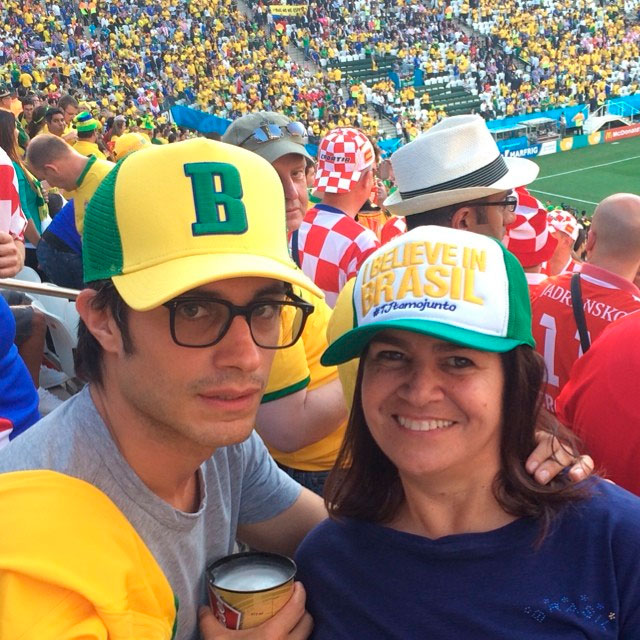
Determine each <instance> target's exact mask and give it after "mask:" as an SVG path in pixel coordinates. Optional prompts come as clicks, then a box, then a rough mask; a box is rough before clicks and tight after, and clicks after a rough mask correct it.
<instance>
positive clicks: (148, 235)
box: [83, 138, 322, 311]
mask: <svg viewBox="0 0 640 640" xmlns="http://www.w3.org/2000/svg"><path fill="white" fill-rule="evenodd" d="M83 265H84V280H85V282H92V281H94V280H102V279H107V278H111V279H112V280H113V283H114V285H115V287H116V289H117V290H118V292H119V293H120V295H121V296H122V298H123V299H124V301H125V302H126V303H127V304H128V305H129V306H130V307H132V308H133V309H136V310H138V311H147V310H149V309H152V308H154V307H157V306H159V305H161V304H162V303H164V302H166V301H167V300H170V299H171V298H174V297H175V296H177V295H180V294H181V293H184V292H185V291H189V290H190V289H193V288H195V287H199V286H201V285H203V284H206V283H208V282H215V281H217V280H226V279H228V278H239V277H249V276H251V277H264V278H273V279H275V280H282V281H284V282H289V283H291V284H294V285H298V286H300V287H302V288H303V289H306V290H307V291H310V292H312V293H314V294H316V295H319V296H322V293H321V292H320V290H319V289H318V288H317V287H316V286H315V285H314V284H313V283H312V282H311V280H309V279H308V278H307V277H306V276H305V275H304V274H303V273H302V271H300V270H299V269H298V268H297V267H296V265H295V263H294V262H293V260H292V259H291V257H290V255H289V249H288V246H287V235H286V219H285V202H284V193H283V190H282V185H281V182H280V179H279V177H278V174H277V173H276V171H275V169H273V168H272V167H271V165H270V164H269V163H268V162H267V161H266V160H263V159H262V158H261V157H260V156H258V155H256V154H255V153H251V152H250V151H247V150H245V149H241V148H239V147H234V146H232V145H228V144H225V143H222V142H214V141H212V140H207V139H204V138H196V139H193V140H186V141H184V142H178V143H175V144H169V145H161V146H155V145H154V146H151V147H147V148H145V149H142V150H140V151H138V152H136V153H133V154H130V155H128V156H127V157H126V158H124V159H123V160H121V161H120V162H119V163H118V164H117V165H116V166H115V167H114V169H113V170H112V171H111V173H109V174H108V175H107V177H106V178H105V179H104V180H103V181H102V183H101V184H100V186H99V187H98V189H97V190H96V192H95V194H94V196H93V198H92V199H91V201H90V202H89V205H88V206H87V211H86V216H85V223H84V233H83Z"/></svg>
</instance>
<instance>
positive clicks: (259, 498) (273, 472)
mask: <svg viewBox="0 0 640 640" xmlns="http://www.w3.org/2000/svg"><path fill="white" fill-rule="evenodd" d="M25 469H51V470H53V471H59V472H61V473H65V474H67V475H70V476H74V477H77V478H80V479H82V480H85V481H87V482H90V483H91V484H93V485H94V486H96V487H98V488H99V489H101V490H102V491H103V492H104V493H105V494H107V495H108V496H109V497H110V498H111V500H112V501H113V502H114V503H115V504H116V505H117V506H118V508H119V509H120V510H121V511H122V513H123V514H124V515H125V516H126V517H127V518H128V520H129V521H130V522H131V524H132V525H133V527H134V528H135V529H136V530H137V532H138V534H139V535H140V537H141V538H142V539H143V540H144V541H145V543H146V545H147V547H148V548H149V550H150V551H151V553H152V554H153V555H154V557H155V558H156V560H157V562H158V564H159V565H160V567H161V568H162V570H163V571H164V574H165V576H166V577H167V579H168V580H169V583H170V584H171V587H172V589H173V592H174V594H175V595H176V596H177V597H178V601H179V608H178V632H177V636H176V637H177V639H178V640H191V639H192V638H197V637H198V629H197V609H198V606H199V605H200V604H201V603H204V602H206V588H205V582H204V570H205V567H206V566H207V564H209V563H210V562H212V561H214V560H216V559H217V558H220V557H222V556H225V555H227V554H229V553H232V552H233V545H234V541H235V536H236V527H237V525H238V524H252V523H256V522H261V521H263V520H268V519H269V518H273V517H274V516H276V515H278V514H279V513H281V512H282V511H284V510H285V509H287V508H288V507H290V506H291V505H292V504H293V503H294V502H295V501H296V499H297V497H298V495H299V494H300V485H298V484H297V483H296V482H294V481H293V480H292V479H291V478H289V476H287V475H286V474H285V473H284V472H282V471H281V470H280V469H278V467H277V465H276V464H275V462H274V461H273V459H272V458H271V456H270V455H269V453H268V452H267V449H266V447H265V446H264V444H263V442H262V440H261V439H260V437H259V436H258V435H257V434H256V433H255V432H253V433H252V435H251V436H250V437H249V438H248V439H247V440H245V441H244V442H243V443H241V444H237V445H232V446H228V447H222V448H220V449H218V450H216V452H215V453H214V455H213V456H212V457H211V458H210V459H209V460H207V461H206V462H205V463H203V464H202V465H201V467H200V470H199V480H200V496H201V503H200V508H199V510H198V511H197V513H185V512H183V511H178V510H177V509H174V508H173V507H172V506H171V505H169V504H168V503H166V502H164V501H163V500H162V499H160V498H159V497H158V496H156V495H155V494H154V493H152V492H151V491H150V490H149V489H148V488H147V487H146V486H145V485H144V484H143V483H142V481H141V480H140V478H139V477H138V476H137V475H136V474H135V472H134V471H133V469H132V468H131V467H130V466H129V465H128V463H127V462H126V461H125V459H124V458H123V457H122V455H121V454H120V451H119V450H118V448H117V447H116V445H115V443H114V442H113V440H112V439H111V436H110V434H109V431H108V429H107V427H106V425H105V424H104V422H103V421H102V418H101V417H100V415H99V414H98V412H97V410H96V408H95V405H94V404H93V401H92V399H91V395H90V393H89V390H88V388H85V389H84V390H83V391H81V392H80V393H79V394H78V395H76V396H74V397H73V398H71V399H70V400H68V401H67V402H65V403H64V404H63V405H62V406H61V407H60V408H59V409H57V410H56V411H54V412H53V413H51V414H49V415H48V416H47V417H46V418H43V419H42V420H41V421H40V422H38V423H37V424H36V425H34V426H33V427H31V429H29V430H28V431H27V432H26V433H24V434H23V435H22V436H20V437H19V438H16V439H15V440H14V441H13V442H12V443H11V444H10V445H9V446H7V447H5V448H4V449H3V450H2V451H0V472H7V471H19V470H25ZM87 517H91V514H87ZM43 544H46V541H45V540H43Z"/></svg>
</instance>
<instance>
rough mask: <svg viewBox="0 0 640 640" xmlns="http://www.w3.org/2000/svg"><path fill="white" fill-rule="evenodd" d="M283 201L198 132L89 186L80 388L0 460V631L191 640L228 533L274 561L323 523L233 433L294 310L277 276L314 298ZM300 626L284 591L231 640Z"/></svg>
mask: <svg viewBox="0 0 640 640" xmlns="http://www.w3.org/2000/svg"><path fill="white" fill-rule="evenodd" d="M283 210H284V199H283V194H282V190H281V187H280V182H279V180H278V176H277V175H276V173H275V171H274V170H273V169H272V168H271V167H270V166H269V164H268V163H267V162H265V161H264V160H262V159H261V158H259V157H258V156H257V155H255V154H253V153H249V152H247V151H245V150H242V149H237V148H234V147H232V146H230V145H225V144H222V143H218V142H212V141H208V140H204V139H195V140H190V141H187V142H183V143H178V144H175V145H166V146H160V147H151V148H148V149H144V150H142V151H140V152H138V153H135V154H132V155H131V156H130V157H128V158H127V159H126V160H125V161H124V162H123V163H121V164H119V165H118V166H117V167H116V168H115V169H114V170H113V171H112V172H111V173H110V174H109V175H108V176H107V177H106V178H105V179H104V180H103V182H102V183H101V185H100V187H99V188H98V190H97V191H96V193H95V196H94V197H93V199H92V200H91V202H90V204H89V206H88V209H87V214H86V219H85V229H84V237H83V255H84V276H85V277H84V279H85V281H86V282H87V283H88V288H86V289H84V290H83V291H81V293H80V294H79V297H78V300H77V306H78V311H79V313H80V317H81V323H80V327H79V339H78V348H77V355H78V368H79V371H81V372H82V374H83V375H84V376H85V377H86V378H87V379H88V380H89V384H88V386H87V387H86V388H85V389H84V390H83V391H82V392H80V393H79V394H78V395H76V396H74V397H73V398H71V399H70V400H68V401H67V402H65V403H64V405H63V406H62V407H60V408H59V409H58V410H57V411H54V412H53V413H51V414H50V415H49V416H48V417H47V418H46V419H44V420H42V421H41V422H40V423H39V425H38V426H37V428H36V429H35V430H34V435H33V437H29V438H25V436H27V435H28V433H27V434H25V436H23V438H25V439H24V441H23V442H22V443H19V444H18V441H16V444H15V445H14V444H13V443H12V444H11V445H10V446H9V447H7V450H6V453H5V452H3V455H2V456H0V471H2V472H4V473H1V474H0V512H1V513H3V516H2V517H0V526H2V528H3V530H5V531H8V530H11V543H7V544H4V543H3V545H0V546H1V547H2V549H0V609H2V610H3V611H11V612H12V614H13V615H12V616H9V617H7V616H3V617H2V620H1V621H0V635H1V636H2V637H18V636H24V637H35V636H37V637H38V638H41V639H42V638H59V637H76V635H79V634H80V633H81V631H82V632H83V637H84V636H85V635H86V636H89V635H91V637H93V634H95V636H96V637H103V636H105V637H106V636H108V637H109V638H113V639H120V638H143V637H144V638H152V637H154V638H156V637H157V638H165V637H166V638H169V637H172V638H177V639H178V640H192V639H195V638H196V637H198V623H197V611H198V606H199V605H202V604H203V603H204V602H205V601H206V591H205V583H204V570H205V567H206V566H207V565H208V564H209V563H211V562H212V561H215V560H216V559H218V558H220V557H222V556H224V555H227V554H229V553H231V552H232V551H233V548H234V541H235V539H236V537H237V538H238V539H240V540H242V541H243V542H246V543H247V544H249V545H250V546H251V547H253V548H256V549H261V550H266V551H274V552H280V553H285V554H292V553H293V551H294V550H295V548H296V547H297V545H298V543H299V542H300V540H301V538H302V537H303V536H304V534H305V533H306V532H307V531H308V530H309V529H310V528H311V527H312V526H313V525H314V524H315V523H317V522H318V521H320V520H321V519H323V518H324V516H325V511H324V508H323V506H322V503H321V500H320V499H319V498H318V497H317V496H315V495H314V494H312V493H311V492H309V491H308V490H306V489H302V488H301V487H300V486H299V485H298V484H297V483H296V482H295V481H293V480H292V479H291V478H290V477H289V476H287V475H286V474H285V473H283V472H282V471H281V470H280V469H278V467H277V466H276V464H275V463H274V462H273V460H272V459H271V458H270V457H269V455H268V453H267V450H266V448H265V447H264V445H263V443H262V441H261V440H260V438H259V436H257V435H256V434H255V432H253V426H254V422H255V415H256V411H257V408H258V406H259V403H260V400H261V397H262V394H263V391H264V389H265V385H266V383H267V378H268V376H269V369H270V367H271V362H272V359H273V356H274V354H275V353H276V352H277V351H278V350H279V349H283V348H286V347H289V346H290V345H293V344H295V342H296V341H297V339H298V337H299V336H300V334H301V332H302V330H303V328H304V325H305V321H306V319H307V317H308V316H309V314H310V313H311V312H312V310H313V308H312V305H309V304H308V303H306V302H304V301H303V300H301V299H300V298H299V297H298V296H296V295H295V294H294V293H293V287H299V288H303V289H306V290H308V291H310V292H312V293H314V294H316V295H317V294H319V291H318V290H317V289H316V287H315V286H314V285H313V284H312V283H311V282H310V281H309V280H308V279H307V278H306V277H305V276H304V275H303V274H302V273H301V272H300V271H299V270H297V269H296V268H295V265H294V264H293V262H292V261H291V259H290V257H289V254H288V250H287V245H286V236H285V233H284V229H283V224H282V214H283ZM11 472H12V473H11ZM79 514H80V515H79ZM201 622H202V632H203V634H204V637H205V638H207V640H208V639H210V638H214V637H219V635H220V633H225V634H226V632H224V631H223V630H222V628H221V627H220V625H219V624H218V623H217V622H216V620H215V619H214V618H213V616H212V614H211V613H210V612H208V613H206V614H204V615H203V616H201ZM311 624H312V623H311V620H310V618H309V616H308V615H307V614H306V613H305V611H304V590H303V589H302V587H301V585H296V586H295V589H294V593H293V596H292V598H291V600H290V601H289V602H288V603H287V605H285V607H284V608H283V609H282V610H281V611H280V612H279V613H278V614H277V615H276V616H275V617H274V618H272V619H271V620H270V621H268V622H267V623H265V624H264V626H259V627H257V628H256V629H254V630H253V631H248V632H242V637H243V638H251V637H255V638H265V637H279V638H290V639H292V640H299V639H302V638H306V637H307V635H308V634H309V632H310V629H311ZM88 630H90V631H91V633H89V631H88ZM74 633H75V634H76V635H74ZM224 637H234V634H233V633H232V632H229V636H227V635H224Z"/></svg>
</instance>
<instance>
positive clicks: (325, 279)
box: [290, 204, 380, 308]
mask: <svg viewBox="0 0 640 640" xmlns="http://www.w3.org/2000/svg"><path fill="white" fill-rule="evenodd" d="M292 238H296V235H295V234H294V235H293V236H292ZM290 241H291V240H290ZM297 241H298V255H299V259H300V267H301V269H302V270H303V271H304V272H305V273H306V274H307V276H308V277H309V278H311V279H312V280H313V281H314V282H315V283H316V285H317V286H318V287H319V288H320V289H322V290H323V291H324V294H325V297H326V301H327V304H328V305H329V306H330V307H332V308H333V307H334V306H335V304H336V300H337V299H338V294H339V293H340V291H341V289H342V287H344V285H345V284H346V282H347V280H349V279H350V278H353V277H354V276H355V275H356V273H357V271H358V269H359V268H360V265H361V264H362V263H363V262H364V260H365V259H366V258H367V257H368V256H369V254H370V253H373V252H374V251H375V250H376V249H377V248H378V247H379V246H380V242H379V241H378V238H377V237H376V235H375V234H374V233H373V231H371V230H370V229H365V228H364V227H363V226H362V225H360V224H358V223H357V222H356V221H355V220H354V219H353V218H350V217H349V216H348V215H347V214H346V213H344V212H343V211H340V209H335V208H334V207H328V206H327V205H323V204H319V205H316V206H315V207H314V208H313V209H309V211H307V214H306V215H305V217H304V219H303V221H302V224H301V225H300V229H299V230H298V234H297Z"/></svg>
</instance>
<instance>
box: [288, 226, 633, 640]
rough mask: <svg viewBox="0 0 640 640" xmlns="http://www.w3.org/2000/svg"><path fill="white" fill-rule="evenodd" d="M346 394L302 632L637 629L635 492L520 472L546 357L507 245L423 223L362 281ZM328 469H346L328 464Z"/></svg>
mask: <svg viewBox="0 0 640 640" xmlns="http://www.w3.org/2000/svg"><path fill="white" fill-rule="evenodd" d="M352 305H353V314H354V318H355V328H353V329H352V330H351V331H348V332H347V333H345V334H344V335H342V336H341V337H340V338H338V339H337V340H335V342H333V343H332V344H331V346H330V347H329V348H328V350H327V351H326V352H325V354H324V356H323V363H326V364H338V363H342V362H346V361H348V360H351V359H353V358H355V357H358V356H360V357H361V360H360V368H359V373H358V380H357V383H356V390H355V399H354V407H353V410H352V413H351V417H350V421H349V426H348V428H347V433H346V436H345V442H344V445H343V448H342V450H341V452H340V455H339V458H338V462H337V465H336V470H334V472H333V473H332V476H331V477H330V478H329V480H328V483H327V488H326V494H325V495H326V503H327V507H328V509H329V512H330V515H331V518H330V519H329V520H327V521H325V522H324V523H323V524H321V525H320V526H319V527H318V528H317V529H316V530H315V531H313V532H312V533H311V534H310V535H309V536H308V537H307V538H306V540H305V541H304V542H303V543H302V545H301V547H300V549H299V551H298V554H297V562H298V566H299V572H298V577H299V579H300V580H301V581H302V582H303V583H304V585H305V588H306V589H307V593H308V600H307V607H308V610H309V612H310V613H311V615H312V616H313V618H314V622H315V627H314V633H313V635H312V637H313V638H317V639H324V638H331V639H332V640H337V639H341V638H345V639H346V638H367V639H370V638H384V639H393V638H398V639H400V638H401V639H403V640H406V639H411V638H420V639H424V638H430V639H431V638H434V639H440V638H443V639H444V638H456V639H457V638H464V639H474V640H476V639H489V638H490V639H492V640H494V639H496V638H505V639H506V638H509V639H512V638H518V639H519V640H521V639H526V638H560V637H562V638H594V639H595V638H604V637H607V638H629V639H631V638H638V637H640V635H639V630H640V571H638V560H637V558H638V556H639V554H640V533H639V532H640V502H639V501H638V499H637V498H636V497H634V496H632V495H631V494H629V493H627V492H625V491H624V490H622V489H619V488H617V487H615V486H613V485H609V484H607V483H604V482H602V481H600V480H598V479H595V480H593V481H590V482H585V483H581V484H577V485H575V484H574V485H572V484H570V482H569V479H568V478H567V477H566V476H560V477H559V478H558V479H556V480H555V481H553V482H552V483H550V484H549V485H547V486H539V485H537V484H536V483H535V482H534V481H532V479H531V478H530V477H529V475H528V474H527V472H526V470H525V461H526V457H527V454H528V453H529V451H531V449H532V448H533V445H534V439H535V432H536V430H537V429H538V430H539V429H546V430H551V429H555V428H556V425H555V424H554V423H552V419H551V418H550V417H549V416H548V414H546V413H544V412H543V411H541V408H540V397H541V394H540V389H541V387H542V384H543V380H544V364H543V362H542V360H541V358H540V357H539V356H538V355H536V353H535V351H534V349H533V344H534V343H533V338H532V336H531V328H530V327H531V311H530V305H529V301H528V295H527V284H526V280H525V278H524V274H523V271H522V268H521V267H520V265H519V264H518V262H517V260H516V259H515V257H514V256H513V255H512V254H510V253H509V252H508V251H506V250H505V249H504V248H503V247H502V245H501V244H500V243H499V242H497V241H495V240H493V239H491V238H487V237H484V236H480V235H478V234H472V233H468V232H464V231H459V230H454V229H445V228H442V227H434V226H429V227H421V228H418V229H414V230H413V231H411V232H409V233H407V234H406V235H404V236H403V237H400V238H397V239H395V240H394V241H392V242H391V243H389V244H388V245H386V246H385V247H383V248H381V249H379V250H378V251H376V252H375V253H374V254H372V255H371V256H370V257H369V258H368V259H367V260H366V261H365V262H364V264H363V266H362V268H361V270H360V272H359V274H358V277H357V278H356V280H355V285H354V291H353V297H352ZM338 470H339V471H338Z"/></svg>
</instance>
